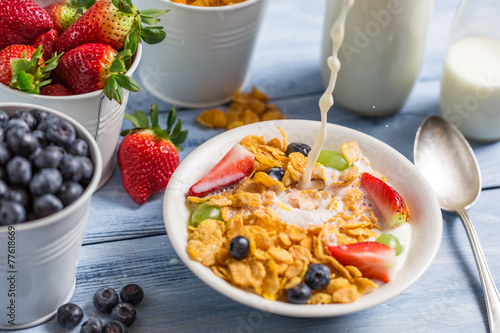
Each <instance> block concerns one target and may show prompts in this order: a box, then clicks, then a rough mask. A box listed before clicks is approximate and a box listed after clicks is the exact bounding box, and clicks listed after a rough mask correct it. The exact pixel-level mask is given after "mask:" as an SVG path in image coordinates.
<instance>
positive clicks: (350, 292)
mask: <svg viewBox="0 0 500 333" xmlns="http://www.w3.org/2000/svg"><path fill="white" fill-rule="evenodd" d="M267 100H268V98H267V96H265V95H264V94H262V93H261V92H260V91H258V90H257V89H255V88H254V89H253V90H252V92H251V93H250V94H243V93H237V94H235V96H234V99H233V103H232V105H231V108H230V110H228V111H227V112H226V113H225V116H226V120H227V123H225V122H224V121H222V120H221V119H222V118H223V117H222V114H221V111H220V110H207V111H204V113H202V114H200V116H199V117H198V121H200V122H201V123H203V122H205V123H210V124H211V126H215V125H216V124H218V123H220V124H221V126H222V125H223V124H226V125H225V126H227V127H230V126H234V125H231V124H234V123H235V122H238V121H243V122H244V121H250V120H251V121H254V120H255V121H258V120H256V119H257V118H256V117H255V116H254V115H256V116H259V117H261V118H259V119H262V116H263V115H265V114H268V112H275V111H276V109H274V107H273V106H270V105H267V104H266V103H267ZM269 109H271V110H269ZM247 110H251V112H253V114H252V115H251V116H248V112H247ZM240 111H241V113H240ZM245 114H247V116H245ZM219 118H220V119H219ZM249 119H250V120H249ZM279 130H280V132H281V135H282V138H281V139H278V138H273V139H271V140H270V141H268V142H266V141H265V140H264V138H263V137H261V136H256V135H250V136H247V137H245V138H243V139H242V140H241V142H240V144H241V145H242V146H244V147H245V148H246V149H248V150H249V151H250V152H252V153H253V154H254V156H255V163H254V169H253V170H252V172H251V173H250V174H249V175H248V176H247V177H246V178H245V179H244V180H243V181H241V182H240V183H239V184H238V185H237V186H236V187H232V189H231V190H226V191H223V192H218V193H217V194H216V195H207V196H206V197H204V198H195V197H188V202H189V203H190V204H191V205H192V206H193V208H195V207H196V206H197V205H198V204H200V203H203V202H207V203H208V204H209V205H213V206H218V207H220V208H221V216H222V219H223V222H222V221H215V220H205V221H203V222H201V223H200V224H199V226H198V227H197V228H194V227H188V234H189V241H188V245H187V248H186V251H187V253H188V254H189V256H190V258H191V259H193V260H195V261H198V262H200V263H201V264H203V265H205V266H207V267H210V268H211V269H212V271H213V272H214V274H216V275H217V276H218V277H220V278H222V279H224V280H226V281H228V282H229V283H231V284H232V285H234V286H237V287H240V288H242V289H244V290H247V291H251V292H253V293H256V294H258V295H261V296H262V297H264V298H266V299H269V300H281V301H286V296H285V294H286V292H285V291H286V289H288V288H291V287H293V286H295V285H297V284H298V283H301V282H304V276H305V274H306V272H307V269H308V267H309V265H310V264H312V263H319V264H324V265H326V266H328V268H329V269H330V271H331V280H330V283H329V284H328V286H327V287H326V288H324V289H323V290H318V291H316V290H313V291H312V296H311V298H310V299H309V301H308V304H329V303H350V302H354V301H355V300H356V299H357V298H358V297H360V296H361V295H363V294H364V293H366V292H369V291H371V290H373V289H374V288H377V284H376V283H375V282H374V281H372V280H370V279H367V278H365V277H363V276H362V274H361V272H360V270H359V269H358V268H356V267H354V266H343V265H342V264H340V263H339V262H338V261H337V260H336V259H335V258H334V257H332V256H331V255H330V253H329V251H328V250H327V247H328V246H329V245H346V244H353V243H357V242H364V241H366V240H368V239H374V238H375V237H377V236H378V235H379V233H378V230H381V229H382V228H381V225H380V221H379V220H378V219H377V214H376V213H375V212H374V211H373V210H372V208H371V207H370V206H367V205H366V204H365V201H364V200H363V197H364V192H363V189H362V188H360V184H359V183H360V182H359V173H360V172H359V170H358V168H357V167H356V166H353V163H356V162H359V161H362V162H363V163H365V162H366V160H365V159H364V157H362V156H361V152H360V150H359V147H358V145H357V143H356V142H354V141H352V142H349V143H345V144H342V145H341V148H340V149H341V150H342V153H343V155H344V156H345V158H346V160H347V161H348V163H349V164H350V165H351V167H350V168H348V169H347V170H345V171H343V172H334V171H332V170H330V171H329V172H326V171H325V168H324V167H323V166H321V165H319V164H316V165H315V168H314V172H313V179H312V184H313V189H308V190H300V189H299V188H298V181H299V180H300V178H301V177H302V173H303V172H304V170H305V166H306V164H307V157H305V156H304V155H302V154H301V153H291V154H290V155H289V156H287V155H286V154H285V150H286V147H287V145H288V139H287V137H286V133H285V132H284V131H283V130H282V129H279ZM275 166H278V167H280V168H282V169H283V170H284V178H283V180H282V181H279V180H276V179H273V178H271V177H270V176H269V175H268V174H267V173H266V171H267V170H268V169H270V168H272V167H275ZM378 176H379V177H380V178H383V176H382V175H380V174H379V175H378ZM319 207H322V208H321V209H323V210H324V211H328V212H329V214H330V215H329V216H328V218H323V219H321V220H320V221H316V222H314V223H310V224H303V223H292V222H290V221H293V219H291V220H288V219H287V218H284V216H287V214H290V215H294V214H296V213H294V212H293V210H294V209H300V211H315V210H317V209H319ZM236 236H244V237H246V238H247V239H248V241H249V244H250V251H249V255H248V256H247V257H246V258H245V259H243V260H235V259H233V258H232V257H231V255H230V254H229V251H228V247H229V243H230V241H231V239H233V238H234V237H236Z"/></svg>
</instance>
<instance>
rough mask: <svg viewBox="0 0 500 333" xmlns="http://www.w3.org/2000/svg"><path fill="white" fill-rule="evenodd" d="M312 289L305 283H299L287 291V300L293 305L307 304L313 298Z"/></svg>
mask: <svg viewBox="0 0 500 333" xmlns="http://www.w3.org/2000/svg"><path fill="white" fill-rule="evenodd" d="M311 293H312V292H311V288H309V286H308V285H306V284H305V283H299V284H297V285H295V286H293V287H292V288H289V289H287V290H286V299H287V300H288V302H290V303H293V304H306V303H307V301H308V300H309V298H311Z"/></svg>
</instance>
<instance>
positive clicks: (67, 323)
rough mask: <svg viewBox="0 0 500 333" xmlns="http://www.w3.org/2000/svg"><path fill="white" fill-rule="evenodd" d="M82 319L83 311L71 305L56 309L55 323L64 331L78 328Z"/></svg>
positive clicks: (67, 304)
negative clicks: (64, 329)
mask: <svg viewBox="0 0 500 333" xmlns="http://www.w3.org/2000/svg"><path fill="white" fill-rule="evenodd" d="M82 319H83V311H82V308H80V307H79V306H78V305H76V304H73V303H66V304H63V305H61V306H60V307H59V309H57V322H58V323H59V325H61V326H62V327H64V328H66V329H72V328H75V327H76V326H78V324H80V322H81V321H82Z"/></svg>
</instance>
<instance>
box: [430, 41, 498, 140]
mask: <svg viewBox="0 0 500 333" xmlns="http://www.w3.org/2000/svg"><path fill="white" fill-rule="evenodd" d="M440 108H441V114H442V115H443V117H444V118H446V119H447V120H449V121H450V122H451V123H453V124H454V125H456V126H457V127H458V128H459V129H460V130H461V131H462V132H463V134H464V135H465V136H466V137H468V138H470V139H476V140H481V141H492V140H499V139H500V41H498V40H495V39H491V38H488V37H482V36H470V37H465V38H463V39H460V40H459V41H458V42H456V43H454V44H452V45H451V46H450V47H449V49H448V53H447V56H446V60H445V65H444V72H443V77H442V82H441V101H440Z"/></svg>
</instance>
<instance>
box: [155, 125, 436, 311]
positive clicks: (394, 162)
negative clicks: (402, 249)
mask: <svg viewBox="0 0 500 333" xmlns="http://www.w3.org/2000/svg"><path fill="white" fill-rule="evenodd" d="M278 126H279V127H281V128H282V129H284V130H285V131H286V133H287V136H288V140H289V142H294V141H299V142H304V143H307V144H310V145H312V143H313V142H314V137H315V133H316V131H317V129H318V128H319V122H317V121H307V120H277V121H269V122H262V123H254V124H251V125H246V126H243V127H239V128H236V129H234V130H231V131H227V132H225V133H223V134H220V135H218V136H216V137H214V138H213V139H211V140H209V141H207V142H205V143H204V144H202V145H201V146H200V147H198V148H197V149H196V150H194V151H193V152H192V153H191V154H190V155H189V156H187V157H186V158H185V159H184V160H183V162H182V163H181V164H180V165H179V167H178V168H177V170H176V171H175V173H174V174H173V175H172V178H171V179H170V182H169V184H168V187H167V190H166V192H165V197H164V202H163V217H164V221H165V227H166V229H167V234H168V237H169V239H170V242H171V243H172V245H173V247H174V249H175V250H176V252H177V254H178V255H179V257H180V258H181V259H182V260H183V261H184V263H185V264H186V265H187V266H188V267H189V268H190V269H191V270H192V271H193V272H194V273H195V274H196V275H197V276H198V277H199V278H200V279H201V280H203V281H204V282H205V283H207V284H208V285H209V286H211V287H212V288H214V289H215V290H217V291H219V292H220V293H222V294H224V295H225V296H227V297H229V298H231V299H233V300H235V301H237V302H240V303H242V304H245V305H248V306H250V307H253V308H256V309H259V310H263V311H269V312H271V313H275V314H280V315H285V316H293V317H330V316H339V315H344V314H348V313H352V312H357V311H360V310H364V309H367V308H369V307H372V306H375V305H378V304H381V303H384V302H387V301H388V300H390V299H391V298H393V297H396V296H398V295H399V294H401V293H402V292H403V291H404V290H406V289H407V288H408V287H410V286H411V285H412V284H413V283H415V281H417V280H418V278H420V276H422V274H423V273H424V272H425V271H426V270H427V268H428V267H429V265H430V264H431V262H432V260H433V259H434V257H435V255H436V253H437V251H438V249H439V245H440V243H441V236H442V231H443V228H442V215H441V210H440V208H439V204H438V202H437V199H436V198H435V196H434V195H433V194H432V193H433V192H432V189H431V187H430V185H429V184H428V183H427V181H426V180H425V179H424V177H423V176H422V175H421V174H420V173H419V172H418V171H417V170H416V168H415V166H414V165H413V164H412V163H411V162H410V161H408V159H406V158H405V157H404V156H403V155H401V154H400V153H399V152H397V151H396V150H394V149H393V148H391V147H390V146H388V145H387V144H385V143H383V142H381V141H379V140H377V139H375V138H373V137H371V136H368V135H366V134H363V133H361V132H358V131H355V130H352V129H349V128H346V127H342V126H337V125H333V124H328V127H327V128H328V136H327V140H326V142H325V145H324V149H332V150H338V149H339V145H340V144H341V143H344V142H349V141H351V140H356V141H357V142H358V144H359V146H360V148H361V150H362V152H363V154H364V155H365V156H366V157H367V158H368V159H369V160H370V162H371V165H372V167H373V168H374V169H375V170H377V171H380V172H381V173H382V174H384V175H385V176H387V177H388V179H389V180H390V182H391V184H392V185H393V186H394V187H395V188H396V189H397V190H398V192H399V193H400V194H401V195H402V196H403V198H404V199H405V201H406V203H407V204H408V206H409V209H410V213H411V219H412V220H411V246H410V249H409V252H408V257H407V259H406V261H405V263H404V265H403V267H402V269H401V270H400V271H399V272H398V273H397V275H396V276H395V277H394V278H393V280H392V281H391V282H390V283H387V284H385V285H383V286H381V287H380V288H377V289H375V290H374V291H373V292H371V293H369V294H366V295H363V296H362V297H360V298H359V299H358V300H357V301H355V302H354V303H350V304H329V305H295V304H290V303H285V302H279V301H269V300H266V299H264V298H262V297H260V296H258V295H255V294H252V293H249V292H245V291H243V290H241V289H239V288H236V287H233V286H232V285H230V284H229V283H227V282H226V281H224V280H223V279H221V278H219V277H217V276H216V275H215V274H213V272H212V271H211V270H210V269H209V268H207V267H205V266H203V265H202V264H200V263H198V262H195V261H193V260H191V259H190V258H189V256H188V255H187V254H186V251H185V249H186V245H187V240H188V234H187V224H188V220H189V217H190V212H189V210H188V208H187V206H186V196H187V191H188V189H189V187H190V186H191V185H192V184H194V183H195V182H196V181H197V180H198V179H200V178H201V177H202V176H203V175H204V174H206V173H207V172H208V171H209V170H210V169H211V168H212V167H213V166H214V165H215V164H216V163H217V162H218V161H219V160H220V158H221V157H222V156H223V155H224V154H225V153H226V152H227V151H228V150H229V149H230V148H231V147H232V146H233V145H234V144H235V143H237V142H239V141H240V140H241V139H242V138H243V137H244V136H246V135H249V134H256V135H262V136H264V138H265V139H266V140H268V139H271V138H274V137H277V138H281V135H280V132H279V131H278V129H277V127H278Z"/></svg>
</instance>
